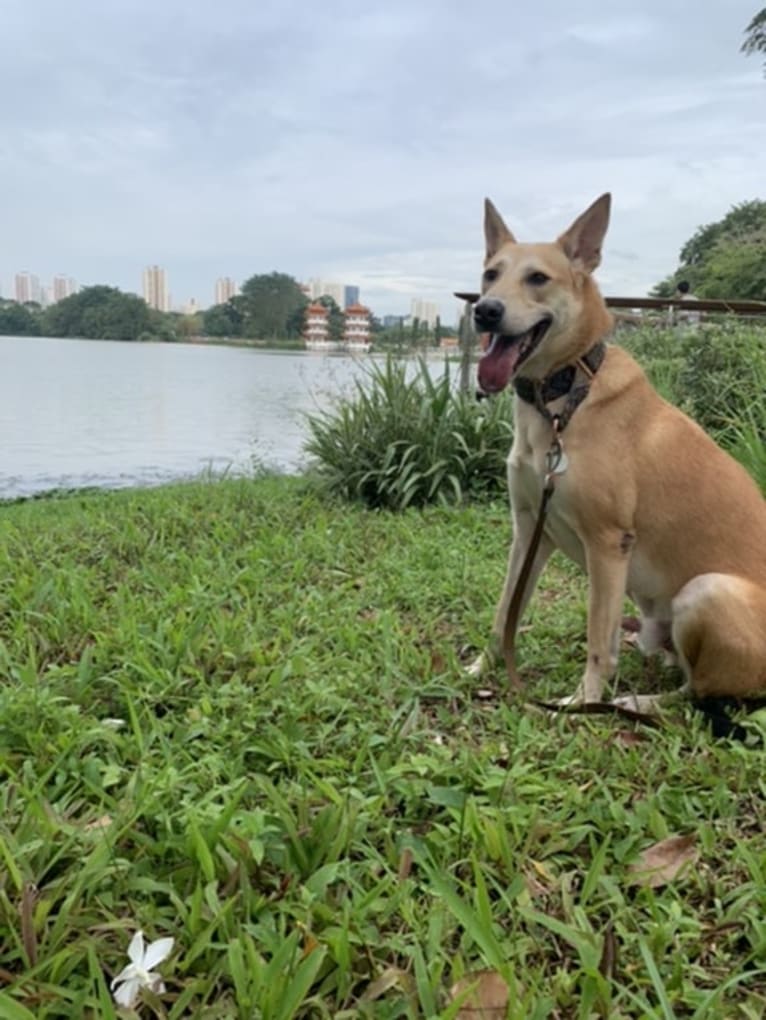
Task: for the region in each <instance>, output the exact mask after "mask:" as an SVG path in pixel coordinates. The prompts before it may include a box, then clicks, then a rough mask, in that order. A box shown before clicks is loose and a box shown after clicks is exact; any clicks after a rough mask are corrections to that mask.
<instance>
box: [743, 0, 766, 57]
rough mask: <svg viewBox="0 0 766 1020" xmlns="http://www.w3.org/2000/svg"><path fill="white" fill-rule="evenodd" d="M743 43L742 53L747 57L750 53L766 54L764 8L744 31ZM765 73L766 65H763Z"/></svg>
mask: <svg viewBox="0 0 766 1020" xmlns="http://www.w3.org/2000/svg"><path fill="white" fill-rule="evenodd" d="M745 35H746V38H745V41H744V42H743V43H742V52H743V53H746V54H747V55H748V56H750V54H752V53H766V7H764V8H762V9H761V10H760V11H759V12H758V13H757V14H756V15H755V16H754V17H753V20H752V21H751V22H750V24H749V25H748V26H747V28H746V29H745ZM764 71H766V64H764Z"/></svg>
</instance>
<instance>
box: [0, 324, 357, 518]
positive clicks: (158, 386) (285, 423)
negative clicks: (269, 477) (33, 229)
mask: <svg viewBox="0 0 766 1020" xmlns="http://www.w3.org/2000/svg"><path fill="white" fill-rule="evenodd" d="M366 360H368V359H365V358H364V357H361V358H358V359H355V358H351V357H345V356H334V355H333V356H327V355H321V354H311V353H305V354H304V353H284V354H283V353H278V352H267V351H259V350H252V349H246V348H241V347H215V346H203V345H201V344H139V343H119V342H114V341H101V340H57V339H50V338H29V337H0V498H8V497H11V496H21V495H29V494H31V493H36V492H43V491H45V490H47V489H55V488H72V487H81V486H102V487H109V488H117V487H120V486H126V485H150V484H156V483H159V482H165V481H170V480H172V479H178V478H183V477H189V476H192V475H198V474H200V473H201V472H203V471H206V470H213V471H215V472H223V471H226V470H229V471H231V470H234V471H247V470H249V469H250V468H252V466H253V462H254V458H255V459H257V461H258V462H260V463H265V464H268V465H270V466H274V467H277V468H280V469H282V470H287V471H295V470H298V469H299V468H300V466H301V463H302V460H303V457H302V453H301V447H302V445H303V441H304V439H305V436H306V428H305V424H304V420H303V415H304V414H305V413H306V412H310V411H315V410H317V409H318V408H320V407H326V406H328V405H329V404H330V402H331V401H332V399H333V398H334V397H335V396H336V395H337V394H339V393H340V392H342V391H344V390H346V391H347V390H348V389H349V388H350V386H351V384H352V382H353V379H354V378H355V377H356V376H359V375H360V374H361V373H362V372H363V371H364V365H365V363H366Z"/></svg>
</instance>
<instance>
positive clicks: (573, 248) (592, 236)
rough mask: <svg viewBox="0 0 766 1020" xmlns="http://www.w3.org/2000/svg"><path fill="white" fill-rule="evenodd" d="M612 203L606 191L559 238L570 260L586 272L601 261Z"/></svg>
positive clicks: (594, 267)
mask: <svg viewBox="0 0 766 1020" xmlns="http://www.w3.org/2000/svg"><path fill="white" fill-rule="evenodd" d="M611 204H612V196H611V195H610V194H609V192H606V194H604V195H602V196H601V198H597V199H596V201H595V202H594V203H593V204H592V205H590V206H588V208H587V209H586V210H585V212H584V213H582V215H581V216H578V217H577V219H576V220H575V221H574V223H573V224H572V226H571V227H570V228H569V230H567V231H566V232H565V233H563V234H562V235H561V237H560V238H559V239H558V243H559V244H560V245H561V247H562V248H563V249H564V251H565V253H566V256H567V258H568V259H569V261H570V262H572V263H574V265H575V266H576V267H577V268H578V269H584V270H585V272H586V273H592V272H593V270H594V269H596V267H597V266H598V264H599V262H601V245H602V244H603V243H604V236H605V234H606V231H607V227H608V226H609V210H610V208H611Z"/></svg>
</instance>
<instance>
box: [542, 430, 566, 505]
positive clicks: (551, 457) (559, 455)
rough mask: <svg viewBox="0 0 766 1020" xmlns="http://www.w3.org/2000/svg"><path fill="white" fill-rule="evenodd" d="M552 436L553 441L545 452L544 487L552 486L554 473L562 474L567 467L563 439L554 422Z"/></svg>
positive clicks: (554, 478) (554, 477) (554, 479)
mask: <svg viewBox="0 0 766 1020" xmlns="http://www.w3.org/2000/svg"><path fill="white" fill-rule="evenodd" d="M553 428H554V433H555V435H554V437H553V442H552V443H551V445H550V446H549V447H548V451H547V453H546V454H545V483H544V484H545V488H546V489H547V488H551V489H552V488H553V486H554V484H555V481H556V475H563V474H564V472H565V471H566V469H567V468H568V467H569V458H568V457H567V455H566V453H565V451H564V441H563V440H562V438H561V436H560V434H559V432H558V428H557V424H556V423H554V426H553Z"/></svg>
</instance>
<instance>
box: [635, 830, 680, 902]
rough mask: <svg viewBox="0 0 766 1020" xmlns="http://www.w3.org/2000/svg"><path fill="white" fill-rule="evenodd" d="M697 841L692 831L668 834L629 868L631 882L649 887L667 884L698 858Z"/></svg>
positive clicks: (653, 887)
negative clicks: (682, 833)
mask: <svg viewBox="0 0 766 1020" xmlns="http://www.w3.org/2000/svg"><path fill="white" fill-rule="evenodd" d="M695 842H696V838H695V836H694V835H693V834H691V833H690V834H689V835H688V836H668V838H667V839H662V840H660V842H659V843H655V844H654V845H653V846H650V847H647V849H646V850H644V852H643V853H642V854H641V856H640V857H639V858H638V860H637V861H636V862H635V863H634V864H631V866H630V868H629V869H628V871H629V872H630V875H631V879H630V884H631V885H643V886H647V887H648V888H649V889H659V888H660V886H663V885H667V883H668V882H671V881H672V880H673V879H674V878H675V877H676V876H677V875H678V874H680V872H681V871H682V870H683V869H684V868H685V867H686V866H687V865H689V864H691V863H692V862H693V861H695V860H696V858H697V850H696V848H695Z"/></svg>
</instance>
